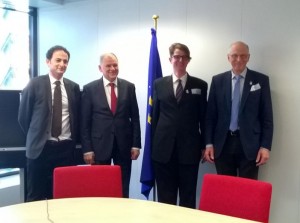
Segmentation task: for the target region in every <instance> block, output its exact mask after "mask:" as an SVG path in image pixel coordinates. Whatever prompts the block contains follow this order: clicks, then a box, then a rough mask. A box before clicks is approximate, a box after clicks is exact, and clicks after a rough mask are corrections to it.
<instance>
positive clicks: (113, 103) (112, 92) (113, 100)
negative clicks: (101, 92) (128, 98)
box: [109, 83, 117, 114]
mask: <svg viewBox="0 0 300 223" xmlns="http://www.w3.org/2000/svg"><path fill="white" fill-rule="evenodd" d="M109 85H110V100H111V101H110V109H111V111H112V113H113V114H115V112H116V108H117V96H116V92H115V84H114V83H109Z"/></svg>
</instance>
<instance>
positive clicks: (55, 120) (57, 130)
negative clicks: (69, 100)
mask: <svg viewBox="0 0 300 223" xmlns="http://www.w3.org/2000/svg"><path fill="white" fill-rule="evenodd" d="M55 85H56V86H55V89H54V95H53V112H52V130H51V135H52V136H53V137H55V138H58V136H59V135H60V134H61V125H62V97H61V88H60V81H55Z"/></svg>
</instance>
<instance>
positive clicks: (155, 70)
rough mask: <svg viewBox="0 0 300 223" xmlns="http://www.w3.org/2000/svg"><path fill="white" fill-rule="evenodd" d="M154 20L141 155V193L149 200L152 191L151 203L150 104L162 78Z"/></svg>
mask: <svg viewBox="0 0 300 223" xmlns="http://www.w3.org/2000/svg"><path fill="white" fill-rule="evenodd" d="M152 18H153V20H154V26H155V28H154V27H153V28H151V36H152V38H151V45H150V55H149V67H148V95H147V111H146V112H147V113H146V126H145V145H144V153H143V162H142V167H141V176H140V182H141V184H142V185H141V193H142V194H143V195H145V197H146V198H147V199H149V194H150V192H151V190H152V189H153V193H152V195H153V201H156V195H157V192H156V187H155V176H154V170H153V165H152V159H151V153H152V133H151V132H152V125H151V122H152V121H151V120H152V109H153V108H152V104H153V88H154V86H153V84H154V81H155V79H157V78H161V77H162V69H161V63H160V58H159V52H158V49H157V38H156V29H157V19H158V18H159V16H158V15H153V16H152Z"/></svg>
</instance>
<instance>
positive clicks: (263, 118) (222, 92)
mask: <svg viewBox="0 0 300 223" xmlns="http://www.w3.org/2000/svg"><path fill="white" fill-rule="evenodd" d="M227 57H228V61H229V62H230V63H231V66H232V68H231V70H230V71H227V72H224V73H221V74H218V75H216V76H214V77H213V78H212V83H211V87H210V93H209V97H208V108H207V118H206V143H207V145H206V150H205V159H206V160H207V161H209V162H210V163H214V164H215V166H216V170H217V173H218V174H222V175H231V176H240V177H245V178H251V179H257V178H258V170H259V166H261V165H263V164H265V163H266V162H267V161H268V159H269V156H270V150H271V144H272V137H273V112H272V102H271V93H270V85H269V78H268V76H266V75H264V74H261V73H259V72H256V71H253V70H250V69H249V68H247V63H248V61H249V58H250V54H249V47H248V45H247V44H246V43H244V42H241V41H238V42H235V43H233V44H231V46H230V49H229V52H228V55H227Z"/></svg>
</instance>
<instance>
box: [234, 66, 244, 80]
mask: <svg viewBox="0 0 300 223" xmlns="http://www.w3.org/2000/svg"><path fill="white" fill-rule="evenodd" d="M246 73H247V67H246V68H245V70H243V72H242V73H241V74H240V76H241V77H243V78H244V79H245V77H246ZM236 75H238V74H235V73H233V71H232V70H231V79H233V78H234V77H235V76H236Z"/></svg>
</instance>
